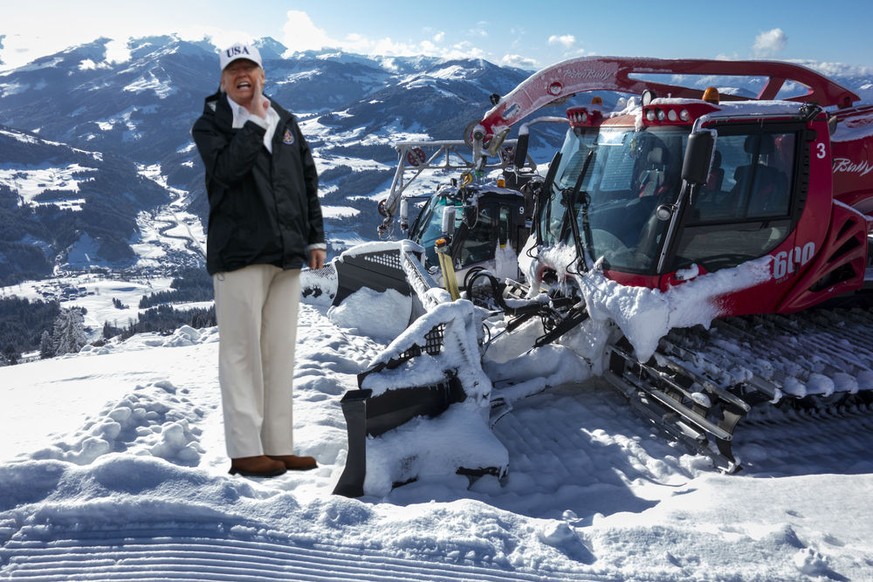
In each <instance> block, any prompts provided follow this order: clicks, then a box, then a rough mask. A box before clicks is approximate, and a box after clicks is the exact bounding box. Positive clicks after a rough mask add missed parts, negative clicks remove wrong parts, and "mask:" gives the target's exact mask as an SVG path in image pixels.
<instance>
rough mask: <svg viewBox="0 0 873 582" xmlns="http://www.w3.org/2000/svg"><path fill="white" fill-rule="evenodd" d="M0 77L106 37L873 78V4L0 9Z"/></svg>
mask: <svg viewBox="0 0 873 582" xmlns="http://www.w3.org/2000/svg"><path fill="white" fill-rule="evenodd" d="M830 7H833V8H830ZM0 9H2V14H3V18H2V20H0V37H2V40H0V42H2V49H0V59H2V60H3V65H0V68H5V69H8V68H10V67H14V66H20V65H22V64H25V63H26V62H29V61H30V60H33V58H36V57H38V56H42V55H45V54H50V53H53V52H57V51H59V50H63V49H64V48H67V47H69V46H73V45H76V44H81V43H83V42H88V41H90V40H93V39H95V38H98V37H101V36H105V37H109V38H114V39H116V40H118V41H122V42H123V41H125V40H126V39H127V38H128V37H130V36H134V37H136V36H145V35H150V34H169V33H177V34H179V35H180V36H182V37H183V38H188V39H199V38H203V37H204V35H208V36H209V37H211V38H212V39H213V40H214V42H216V43H217V44H219V45H224V44H230V43H231V42H234V41H235V40H238V39H248V38H259V37H262V36H272V37H273V38H275V39H276V40H278V41H280V42H282V43H283V44H284V45H286V46H288V47H289V48H291V49H310V48H323V47H328V46H329V47H339V48H343V49H345V50H347V51H349V52H358V53H362V54H385V55H399V54H404V55H409V54H427V55H435V56H450V57H452V56H472V57H482V58H485V59H488V60H490V61H492V62H494V63H498V64H511V65H516V66H524V67H526V68H530V69H536V68H540V67H543V66H546V65H549V64H552V63H554V62H557V61H559V60H563V59H565V58H569V57H573V56H580V55H620V56H650V57H667V58H669V57H684V58H732V59H747V58H773V59H786V60H796V59H800V60H812V61H818V62H838V63H842V64H846V65H855V66H860V67H870V68H873V40H871V23H873V2H870V0H844V1H842V2H840V3H830V4H829V3H825V2H820V1H818V2H813V1H808V0H755V1H747V0H729V1H726V2H719V3H716V2H711V1H710V2H679V1H676V0H662V1H649V2H639V1H632V0H610V1H606V0H603V1H600V2H589V1H584V0H554V1H550V0H539V1H536V2H534V1H531V0H526V1H524V2H518V1H515V0H508V1H506V0H504V1H503V2H500V1H499V0H498V1H496V2H482V1H479V2H476V1H470V0H438V1H436V2H397V1H390V2H389V1H387V0H367V1H361V0H347V1H331V0H321V1H315V2H313V1H306V2H303V1H281V0H271V1H269V2H251V1H249V2H246V1H244V0H243V1H240V0H237V1H229V0H209V1H206V0H195V1H189V0H184V1H182V0H149V1H147V2H127V1H120V0H112V1H110V0H41V1H30V2H21V1H20V0H16V1H14V2H13V1H9V0H0Z"/></svg>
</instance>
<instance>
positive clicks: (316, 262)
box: [309, 249, 327, 269]
mask: <svg viewBox="0 0 873 582" xmlns="http://www.w3.org/2000/svg"><path fill="white" fill-rule="evenodd" d="M326 259H327V251H325V250H324V249H312V250H311V251H309V268H310V269H322V268H324V261H325V260H326Z"/></svg>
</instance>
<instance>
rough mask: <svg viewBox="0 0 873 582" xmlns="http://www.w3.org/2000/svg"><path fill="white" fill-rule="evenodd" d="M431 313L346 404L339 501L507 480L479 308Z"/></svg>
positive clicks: (444, 305) (439, 306)
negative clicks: (424, 481)
mask: <svg viewBox="0 0 873 582" xmlns="http://www.w3.org/2000/svg"><path fill="white" fill-rule="evenodd" d="M407 262H409V261H407ZM409 263H410V266H411V267H415V266H416V261H411V262H409ZM422 275H426V273H423V274H422ZM424 282H425V281H423V280H422V281H418V282H416V281H413V282H412V286H413V288H416V289H417V287H418V284H417V283H424ZM443 294H444V295H445V296H448V293H446V292H444V291H443ZM422 299H425V298H424V297H422ZM427 307H428V311H427V312H426V313H424V314H423V315H421V316H420V317H418V318H417V319H416V320H415V321H414V322H413V324H412V325H411V326H410V327H409V328H407V329H406V331H404V332H403V333H402V334H401V335H400V336H399V337H397V338H396V339H395V340H394V341H393V342H392V343H391V344H390V345H389V346H388V347H387V348H386V349H385V351H384V352H383V353H382V354H381V355H380V356H379V357H378V358H377V359H376V360H374V362H373V363H372V364H371V367H370V369H369V370H367V371H365V372H362V373H360V374H358V389H357V390H351V391H349V392H347V393H346V395H345V396H344V397H343V399H342V408H343V415H344V416H345V420H346V429H347V431H348V454H347V458H346V466H345V468H344V470H343V473H342V475H341V476H340V479H339V481H338V482H337V485H336V486H335V488H334V493H335V494H337V495H344V496H347V497H360V496H362V495H385V494H387V493H388V492H390V490H391V489H392V488H394V487H396V486H398V485H402V484H405V483H409V482H412V481H415V480H417V479H418V478H419V477H423V476H445V475H448V474H454V473H456V474H461V475H468V476H482V475H489V474H490V475H495V476H497V477H502V476H503V475H505V474H506V471H507V469H508V465H509V453H508V452H507V450H506V447H504V446H503V444H502V443H501V442H500V441H499V440H498V439H497V437H496V436H495V435H494V434H493V433H492V432H491V428H490V426H489V423H488V418H489V411H490V397H491V389H492V385H491V381H490V380H489V379H488V376H487V375H485V373H484V371H483V370H482V367H481V363H480V354H479V346H478V332H479V323H478V319H477V316H476V311H475V309H474V306H473V304H472V303H471V302H469V301H466V300H460V301H444V302H436V303H433V302H431V303H427Z"/></svg>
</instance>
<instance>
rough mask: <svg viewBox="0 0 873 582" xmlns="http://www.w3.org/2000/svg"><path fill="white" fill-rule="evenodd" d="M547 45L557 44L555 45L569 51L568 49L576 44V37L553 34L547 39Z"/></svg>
mask: <svg viewBox="0 0 873 582" xmlns="http://www.w3.org/2000/svg"><path fill="white" fill-rule="evenodd" d="M549 44H550V45H554V44H557V45H560V46H562V47H564V48H565V49H570V48H573V45H574V44H576V37H575V36H573V35H572V34H561V35H557V34H553V35H552V36H550V37H549Z"/></svg>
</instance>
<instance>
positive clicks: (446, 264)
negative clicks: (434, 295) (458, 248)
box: [434, 238, 461, 301]
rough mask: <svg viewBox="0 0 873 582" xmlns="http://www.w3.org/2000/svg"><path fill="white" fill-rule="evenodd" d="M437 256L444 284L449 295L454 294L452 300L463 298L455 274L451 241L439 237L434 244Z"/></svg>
mask: <svg viewBox="0 0 873 582" xmlns="http://www.w3.org/2000/svg"><path fill="white" fill-rule="evenodd" d="M434 250H435V251H436V255H437V258H438V259H439V261H440V270H441V271H442V273H443V285H444V286H445V288H446V291H448V292H449V295H451V296H452V301H455V300H456V299H460V298H461V292H460V291H459V290H458V278H457V277H456V276H455V266H454V265H453V264H452V257H451V255H450V254H449V251H450V250H451V247H450V246H449V241H448V240H447V239H445V238H438V239H437V240H436V244H435V245H434Z"/></svg>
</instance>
